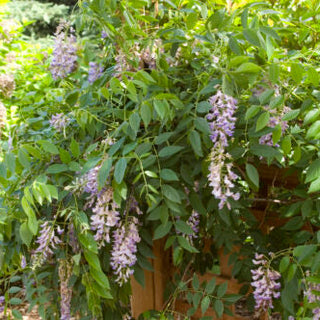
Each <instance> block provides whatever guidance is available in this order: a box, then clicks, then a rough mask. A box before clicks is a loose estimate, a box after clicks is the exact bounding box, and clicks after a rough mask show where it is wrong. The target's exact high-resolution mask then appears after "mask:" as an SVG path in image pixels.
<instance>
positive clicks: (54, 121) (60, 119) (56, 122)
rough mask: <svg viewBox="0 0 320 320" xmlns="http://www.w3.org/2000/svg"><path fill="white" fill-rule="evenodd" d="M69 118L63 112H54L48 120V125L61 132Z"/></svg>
mask: <svg viewBox="0 0 320 320" xmlns="http://www.w3.org/2000/svg"><path fill="white" fill-rule="evenodd" d="M69 122H70V119H69V118H68V117H67V116H66V115H65V114H64V113H56V114H54V115H52V117H51V119H50V120H49V123H50V125H51V126H52V127H53V128H54V129H55V130H56V131H57V132H62V131H64V130H65V128H66V127H67V125H68V124H69Z"/></svg>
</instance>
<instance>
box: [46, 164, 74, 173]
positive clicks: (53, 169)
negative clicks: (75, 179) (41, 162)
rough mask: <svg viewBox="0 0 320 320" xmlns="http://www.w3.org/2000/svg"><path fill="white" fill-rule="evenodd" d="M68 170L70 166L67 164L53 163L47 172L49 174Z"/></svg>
mask: <svg viewBox="0 0 320 320" xmlns="http://www.w3.org/2000/svg"><path fill="white" fill-rule="evenodd" d="M66 171H69V167H68V166H67V165H66V164H52V165H51V166H50V167H48V169H47V173H49V174H55V173H61V172H66Z"/></svg>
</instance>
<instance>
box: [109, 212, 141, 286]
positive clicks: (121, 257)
mask: <svg viewBox="0 0 320 320" xmlns="http://www.w3.org/2000/svg"><path fill="white" fill-rule="evenodd" d="M137 224H138V219H137V218H135V217H133V218H132V220H131V221H130V222H129V225H127V226H126V225H125V224H121V225H119V226H118V227H117V229H116V230H115V231H114V232H113V240H114V242H113V247H112V252H111V263H110V265H111V267H112V269H113V271H114V274H115V275H116V276H117V279H116V281H117V282H118V283H119V285H120V286H122V285H123V284H124V283H125V282H127V281H128V280H129V278H130V275H132V274H133V272H134V271H133V269H132V267H133V266H134V265H135V263H136V261H137V257H136V252H137V243H139V242H140V240H141V239H140V236H139V233H138V227H137Z"/></svg>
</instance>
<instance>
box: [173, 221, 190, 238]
mask: <svg viewBox="0 0 320 320" xmlns="http://www.w3.org/2000/svg"><path fill="white" fill-rule="evenodd" d="M175 227H176V229H177V230H178V231H180V232H181V233H183V234H187V235H191V234H193V233H194V231H193V230H192V228H191V227H190V226H189V225H188V224H187V223H186V222H184V221H182V220H177V221H176V222H175Z"/></svg>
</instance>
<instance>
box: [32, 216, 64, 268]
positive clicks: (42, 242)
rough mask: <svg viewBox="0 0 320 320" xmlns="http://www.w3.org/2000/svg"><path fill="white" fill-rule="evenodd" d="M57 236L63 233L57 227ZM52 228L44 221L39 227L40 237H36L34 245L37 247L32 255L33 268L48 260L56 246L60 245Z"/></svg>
mask: <svg viewBox="0 0 320 320" xmlns="http://www.w3.org/2000/svg"><path fill="white" fill-rule="evenodd" d="M56 231H57V233H58V235H61V234H62V233H63V230H61V229H60V228H59V227H58V228H57V230H56ZM56 231H55V230H54V226H53V225H51V224H49V222H48V221H45V222H44V223H43V224H42V225H41V230H40V235H39V236H38V238H37V240H36V243H37V244H39V247H38V248H37V249H36V250H35V251H34V253H33V257H32V260H33V266H34V267H36V266H39V265H41V264H42V263H43V262H44V261H45V260H46V259H48V258H49V257H50V256H51V255H52V254H53V250H55V249H56V248H57V245H59V244H60V243H61V240H60V239H59V237H58V236H57V235H56Z"/></svg>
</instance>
